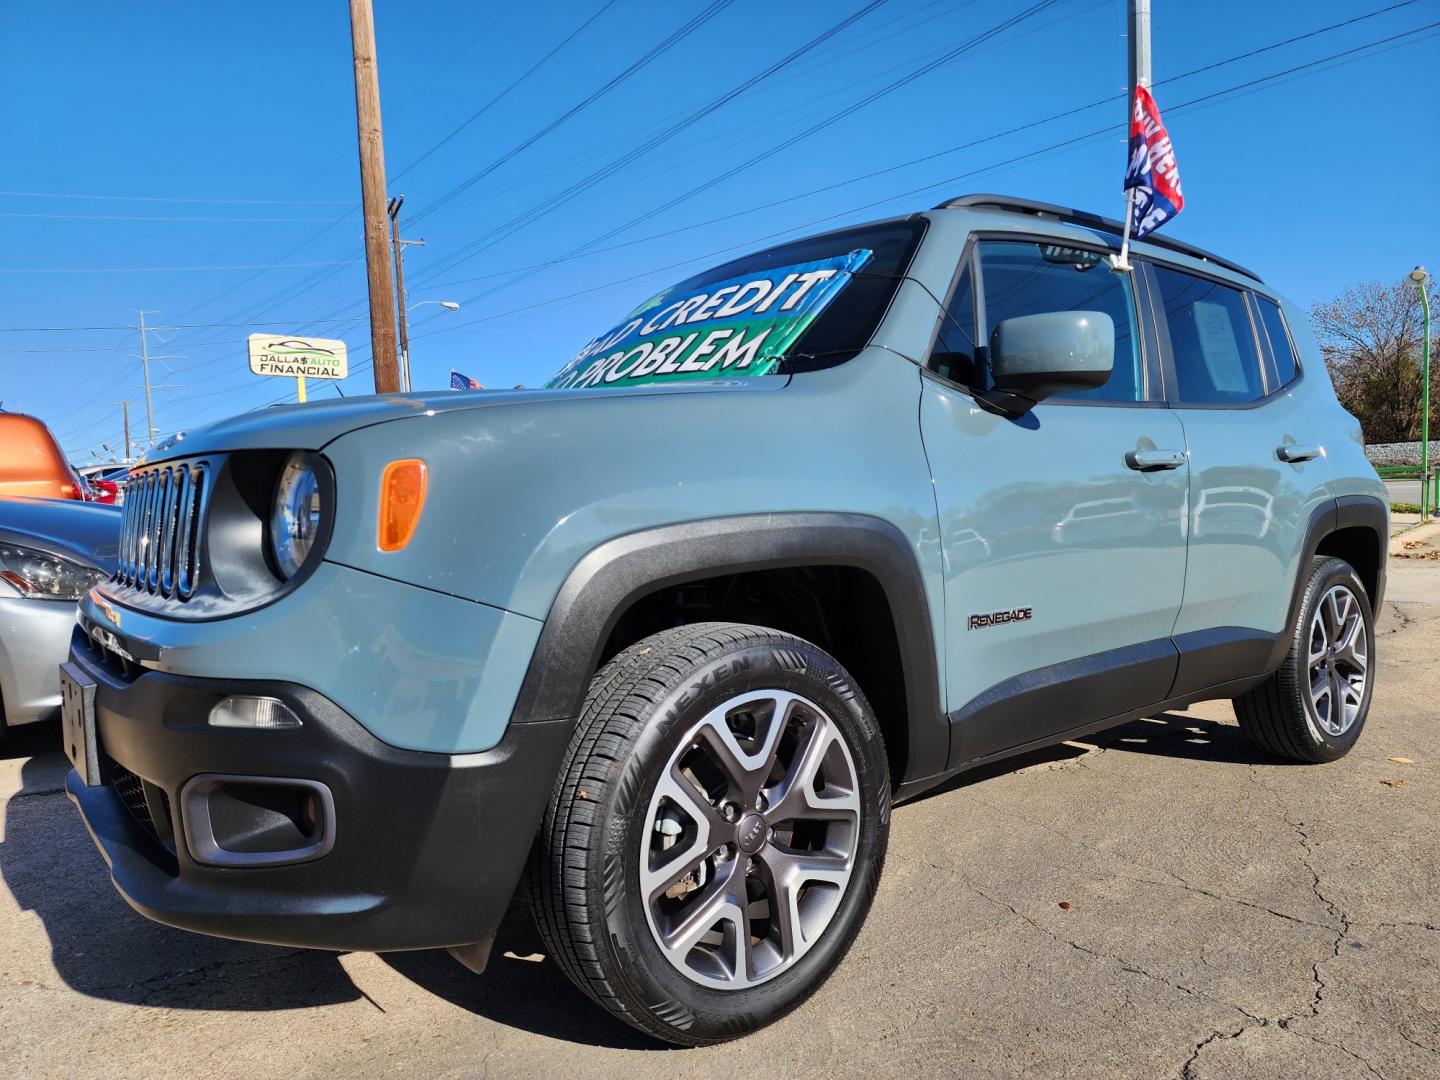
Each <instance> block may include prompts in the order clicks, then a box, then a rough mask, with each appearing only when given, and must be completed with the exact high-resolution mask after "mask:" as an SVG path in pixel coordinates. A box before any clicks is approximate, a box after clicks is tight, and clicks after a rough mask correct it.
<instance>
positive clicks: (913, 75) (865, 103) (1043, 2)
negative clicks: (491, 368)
mask: <svg viewBox="0 0 1440 1080" xmlns="http://www.w3.org/2000/svg"><path fill="white" fill-rule="evenodd" d="M1058 2H1059V0H1039V2H1037V3H1034V4H1032V5H1031V6H1030V7H1028V8H1026V9H1025V10H1023V11H1021V12H1019V13H1017V14H1015V15H1012V16H1010V17H1009V18H1007V19H1004V20H1002V21H1001V22H999V23H997V24H996V25H994V26H992V27H989V28H988V29H986V30H983V31H981V32H980V33H978V34H975V35H973V36H972V37H970V38H968V39H966V40H965V41H963V42H961V43H960V44H959V45H956V46H954V47H952V48H950V49H948V50H946V51H945V52H944V53H942V54H941V55H940V56H937V57H935V58H933V59H931V60H929V61H927V62H926V63H924V64H921V65H920V66H919V67H917V68H915V69H913V70H912V71H910V72H907V73H906V74H905V75H902V76H900V77H899V78H897V79H893V80H891V81H890V82H888V83H886V84H885V85H883V86H881V87H879V88H878V89H876V90H873V91H871V92H870V93H869V94H866V95H865V96H864V97H863V98H861V99H860V100H859V101H856V102H853V103H851V104H849V105H847V106H845V107H844V108H842V109H840V110H838V111H837V112H835V113H832V114H831V115H830V116H828V117H826V118H825V119H823V120H821V121H819V122H817V123H815V124H812V125H811V126H810V127H808V128H806V129H805V130H804V131H802V132H800V133H799V134H797V135H792V136H790V137H789V138H786V139H783V140H782V141H780V142H779V143H777V144H774V145H772V146H769V147H766V148H765V149H764V150H762V151H760V152H758V153H756V154H754V155H752V156H750V157H748V158H747V159H746V160H744V161H743V162H741V163H739V164H738V165H734V166H731V167H730V168H728V169H726V170H724V171H723V172H721V173H719V174H718V175H716V176H713V177H711V178H710V179H709V180H706V181H705V182H704V183H702V184H699V185H697V186H695V187H693V188H691V189H690V190H689V191H686V192H685V193H683V194H681V195H677V196H675V197H674V198H672V199H669V200H668V201H666V202H664V203H662V204H661V205H660V206H657V207H654V208H652V209H650V210H648V211H646V212H645V213H643V214H641V215H639V216H638V217H634V218H631V219H630V220H629V221H627V222H626V223H624V224H623V225H618V226H616V227H615V228H613V229H610V230H609V231H608V232H605V233H603V234H601V235H600V236H598V237H595V238H594V239H592V240H590V241H589V242H587V243H586V244H583V245H581V246H580V247H579V248H576V249H574V250H572V251H570V252H567V255H575V254H578V253H579V252H582V251H584V250H585V249H586V248H588V247H591V246H593V245H595V244H599V243H603V242H604V241H606V240H608V239H610V238H611V237H613V236H616V235H618V234H619V233H622V232H624V231H625V230H626V229H629V228H632V227H633V226H635V225H638V224H640V223H641V222H644V221H648V220H649V219H650V218H653V217H655V216H656V215H657V214H661V213H664V212H665V211H666V210H669V209H671V208H672V207H675V206H677V205H679V204H680V203H682V202H684V201H686V200H687V199H690V198H693V197H694V196H695V195H698V194H700V193H701V192H703V191H706V190H709V189H710V188H712V187H715V186H716V185H717V184H721V183H724V182H725V181H726V180H728V179H730V178H731V177H734V176H736V175H738V174H739V173H741V172H743V171H745V170H746V169H749V168H751V167H752V166H754V165H756V164H757V163H759V162H761V161H764V160H766V159H767V158H772V157H773V156H774V155H775V154H776V153H779V152H781V151H784V150H787V149H789V148H790V147H791V146H794V145H795V144H797V143H799V142H801V141H802V140H804V139H807V138H809V137H810V136H811V135H814V134H816V133H817V132H820V131H823V130H824V129H825V128H828V127H830V126H832V125H833V124H836V123H838V122H839V121H841V120H843V119H845V118H846V117H848V116H851V115H853V114H854V113H856V112H858V111H860V110H861V109H864V108H867V107H869V106H870V105H873V104H874V103H875V102H877V101H880V100H881V99H882V98H884V97H886V96H888V95H890V94H892V93H894V92H895V91H897V90H899V89H900V88H902V87H904V86H907V85H909V84H910V83H912V82H914V81H915V80H916V79H920V78H923V77H925V76H926V75H929V74H932V73H933V72H935V71H937V70H939V69H940V68H941V67H943V66H944V65H946V64H949V63H952V62H954V61H955V60H957V59H959V58H960V57H961V56H963V55H964V54H965V53H967V52H970V51H971V50H973V49H975V48H977V47H978V46H980V45H983V44H984V43H986V42H988V41H990V40H991V39H992V38H995V37H997V36H998V35H1000V34H1003V33H1004V32H1005V31H1007V30H1010V29H1012V28H1013V27H1015V26H1018V25H1019V24H1021V23H1023V22H1024V21H1026V20H1027V19H1031V18H1034V17H1035V16H1036V15H1038V14H1040V13H1041V12H1043V11H1045V10H1047V9H1048V8H1051V7H1054V6H1055V4H1056V3H1058ZM572 197H573V196H572ZM552 209H553V207H552ZM549 212H550V210H549V209H547V210H545V211H544V213H549ZM541 216H543V215H541ZM491 235H492V236H493V235H494V233H493V231H492V234H491ZM509 235H513V232H512V233H511V234H509ZM491 242H492V243H493V242H495V241H491ZM487 246H488V245H487ZM472 248H473V245H472ZM462 250H463V249H462ZM480 250H483V248H473V250H472V254H478V252H479V251H480ZM466 257H469V256H468V255H467V256H466ZM450 265H456V263H454V262H452V263H451V264H450ZM538 272H539V271H530V272H528V273H526V274H525V275H523V276H522V277H517V278H515V279H514V281H510V282H506V283H504V284H503V285H499V286H496V287H495V288H492V289H490V290H487V291H486V292H482V293H479V294H477V295H476V296H474V297H471V298H470V300H469V301H466V302H473V301H474V300H478V299H482V298H483V297H485V296H488V295H489V294H490V293H491V292H495V291H498V290H499V289H502V288H508V287H509V286H510V285H513V284H515V283H516V282H518V281H521V280H524V278H525V277H529V276H532V275H533V274H535V273H538ZM419 277H420V275H417V279H418V278H419Z"/></svg>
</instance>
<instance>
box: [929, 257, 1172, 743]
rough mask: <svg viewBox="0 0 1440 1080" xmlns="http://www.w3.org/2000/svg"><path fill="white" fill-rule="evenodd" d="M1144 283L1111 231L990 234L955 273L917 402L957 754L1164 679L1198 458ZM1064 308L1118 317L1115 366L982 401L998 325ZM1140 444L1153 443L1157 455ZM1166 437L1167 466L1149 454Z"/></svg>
mask: <svg viewBox="0 0 1440 1080" xmlns="http://www.w3.org/2000/svg"><path fill="white" fill-rule="evenodd" d="M1142 287H1143V282H1139V281H1137V280H1136V276H1135V275H1133V274H1117V273H1115V272H1113V271H1112V270H1111V269H1110V267H1109V266H1108V265H1107V264H1106V263H1105V261H1104V250H1103V249H1102V248H1100V247H1099V246H1096V247H1094V248H1089V247H1086V246H1084V245H1080V246H1075V245H1074V244H1073V243H1072V242H1070V241H1065V242H1057V241H1054V240H1047V239H1045V238H1042V237H1036V238H1013V237H1011V238H995V239H983V238H982V239H981V240H980V241H979V242H978V244H972V248H971V251H970V252H969V253H968V255H967V259H966V262H965V265H964V267H963V268H962V270H961V272H960V274H959V275H958V278H957V283H956V285H955V286H954V289H953V293H952V296H951V297H950V299H949V301H948V305H947V316H946V318H945V319H944V320H943V321H942V324H941V328H940V331H939V334H938V337H937V341H936V343H935V346H934V348H933V349H932V352H931V355H930V358H929V363H928V366H927V370H926V373H925V377H924V380H923V385H924V389H923V393H922V398H921V406H920V419H921V431H922V434H923V436H924V441H925V448H926V453H927V454H928V456H929V461H930V468H931V472H932V474H933V476H934V482H935V497H936V503H937V508H938V511H939V520H940V528H941V537H940V539H941V545H942V548H943V552H944V560H945V562H944V565H945V605H946V624H947V635H946V636H947V649H946V652H947V664H946V680H947V692H948V701H949V705H948V707H949V709H950V710H951V714H950V715H951V720H952V727H951V762H952V764H955V763H958V762H960V761H968V760H973V759H975V758H977V757H982V756H985V755H986V754H990V753H994V752H997V751H1002V750H1006V749H1009V748H1012V747H1016V746H1020V745H1023V744H1026V743H1029V742H1033V741H1036V740H1040V739H1044V738H1047V737H1050V736H1052V735H1054V734H1056V733H1058V732H1061V731H1065V730H1068V729H1070V728H1074V727H1077V726H1079V725H1081V724H1083V723H1086V722H1089V721H1092V720H1095V719H1100V718H1103V717H1107V716H1111V715H1114V714H1115V713H1118V712H1121V711H1124V710H1126V709H1130V708H1138V707H1141V706H1143V705H1146V704H1150V703H1152V702H1155V701H1159V700H1161V699H1163V698H1164V697H1165V695H1166V693H1167V692H1168V690H1169V687H1170V683H1171V681H1172V679H1173V676H1174V673H1175V650H1174V647H1173V646H1172V645H1171V644H1170V633H1171V630H1172V628H1173V626H1174V623H1175V618H1176V615H1177V613H1178V612H1179V609H1180V602H1181V592H1182V588H1183V583H1184V578H1185V535H1184V524H1185V512H1186V498H1187V492H1188V478H1187V471H1188V470H1187V467H1186V462H1185V458H1184V445H1185V444H1184V433H1183V431H1182V430H1181V427H1180V423H1179V421H1178V420H1177V419H1176V418H1175V415H1174V413H1172V412H1171V411H1170V409H1169V408H1167V407H1166V405H1165V402H1164V400H1163V393H1162V392H1161V389H1160V384H1159V378H1158V363H1156V357H1155V350H1154V346H1153V342H1151V341H1149V340H1147V339H1146V335H1145V334H1143V333H1142V331H1141V328H1140V326H1139V322H1138V320H1137V318H1136V311H1137V310H1138V308H1139V302H1140V299H1141V294H1140V292H1139V291H1138V290H1140V289H1141V288H1142ZM1067 310H1073V311H1102V312H1105V313H1106V314H1108V315H1109V316H1110V317H1111V319H1112V320H1113V321H1114V324H1115V327H1116V338H1117V340H1116V351H1115V368H1114V371H1113V373H1112V375H1111V377H1110V380H1109V381H1108V382H1107V383H1106V384H1105V385H1104V386H1101V387H1099V388H1098V389H1096V390H1092V391H1087V392H1085V393H1079V394H1073V395H1065V396H1062V397H1057V398H1053V399H1051V400H1050V401H1049V402H1046V403H1042V404H1041V405H1039V406H1037V407H1036V408H1035V409H1034V410H1033V411H1032V412H1031V413H1029V414H1028V415H1026V416H1024V417H1022V418H1020V419H1018V420H1010V419H1006V418H1005V417H1002V416H998V415H996V414H995V413H993V412H989V411H986V410H985V409H984V408H982V407H981V406H980V405H978V404H977V403H976V401H975V399H974V398H973V397H972V393H971V392H972V391H973V390H976V389H984V388H985V387H986V385H987V382H988V374H987V349H986V347H985V343H986V342H987V341H988V338H989V334H990V332H991V330H993V328H994V327H995V326H996V325H997V324H998V323H999V322H1000V321H1002V320H1004V319H1008V318H1012V317H1015V316H1019V315H1030V314H1037V313H1040V312H1049V311H1067ZM1136 452H1140V453H1145V454H1149V455H1152V456H1151V457H1149V458H1148V459H1147V460H1148V461H1150V462H1152V464H1151V465H1150V466H1149V467H1148V468H1147V469H1145V470H1141V469H1139V468H1136V467H1134V464H1136V459H1135V457H1134V454H1135V453H1136ZM1167 452H1168V454H1169V458H1170V467H1168V468H1165V467H1157V466H1155V465H1154V464H1153V462H1155V461H1156V460H1157V456H1164V455H1165V454H1166V453H1167Z"/></svg>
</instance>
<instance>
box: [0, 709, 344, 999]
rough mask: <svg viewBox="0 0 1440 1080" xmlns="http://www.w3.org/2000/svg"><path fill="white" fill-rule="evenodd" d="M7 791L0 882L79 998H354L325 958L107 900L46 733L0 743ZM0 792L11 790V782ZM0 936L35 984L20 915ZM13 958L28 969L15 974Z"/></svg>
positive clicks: (53, 733)
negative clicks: (178, 924)
mask: <svg viewBox="0 0 1440 1080" xmlns="http://www.w3.org/2000/svg"><path fill="white" fill-rule="evenodd" d="M16 761H20V762H21V764H20V767H19V769H18V776H19V780H20V783H19V785H18V790H15V792H14V794H12V795H10V797H9V798H8V799H7V800H6V802H5V804H4V806H3V809H0V827H3V828H0V880H3V882H4V885H5V887H6V888H7V889H8V890H9V891H10V893H11V895H12V896H14V898H15V902H16V904H17V905H18V906H19V908H20V909H21V911H22V912H30V913H33V914H34V915H35V916H36V917H37V918H38V919H39V921H40V923H41V925H42V927H43V929H44V934H45V935H46V937H48V939H49V945H50V961H51V964H52V965H53V968H54V973H55V974H57V975H58V976H59V978H60V979H61V980H63V981H64V983H65V985H66V986H68V987H70V988H71V989H72V990H75V991H77V992H79V993H81V994H86V995H89V996H91V997H95V998H101V999H104V1000H107V1001H115V1002H122V1003H127V1004H132V1005H148V1006H154V1007H157V1008H168V1009H186V1010H195V1009H217V1010H237V1011H249V1010H284V1009H303V1008H309V1007H310V1006H313V1005H328V1004H335V1003H339V1002H345V1001H353V1000H355V999H357V998H359V997H360V996H361V993H360V991H359V989H358V988H357V987H356V986H355V984H354V983H353V982H352V981H351V979H350V977H349V976H348V975H347V974H346V973H345V970H344V969H343V968H342V967H341V966H340V962H339V959H338V957H337V956H336V955H335V954H334V953H325V952H316V951H312V950H299V949H282V948H276V947H273V946H268V945H252V944H248V943H246V942H238V941H226V940H222V939H220V938H211V937H204V936H202V935H200V934H191V933H187V932H185V931H182V930H175V929H171V928H170V927H167V926H161V925H160V924H159V923H154V922H151V921H150V920H149V919H146V918H144V917H143V916H141V915H139V914H138V913H137V912H135V911H133V910H132V909H131V908H130V906H129V905H128V904H126V903H125V901H124V900H123V899H122V898H121V896H120V894H119V893H118V892H116V891H115V888H114V886H113V885H112V884H111V883H110V875H109V872H108V868H107V867H106V865H105V861H104V860H103V859H102V858H101V857H100V853H99V852H98V851H97V850H96V848H95V845H94V843H92V842H91V840H90V836H89V834H88V833H87V832H86V830H85V826H84V824H83V823H82V822H81V820H80V815H79V813H78V812H77V811H76V809H75V807H74V806H73V805H72V804H71V803H70V800H69V799H68V798H67V797H66V796H65V775H66V774H67V773H68V771H69V763H68V762H67V761H66V760H65V758H64V755H63V754H62V753H61V750H60V734H59V728H58V725H56V724H53V723H44V724H34V725H27V726H25V727H23V728H18V729H15V730H12V731H8V732H6V733H5V737H4V739H3V740H0V770H4V771H5V773H6V774H8V775H9V776H14V775H15V772H16V770H15V767H14V764H13V763H14V762H16ZM7 787H10V788H12V789H13V788H14V787H15V785H14V783H13V780H12V781H11V782H10V783H9V784H7ZM15 922H16V929H14V930H11V931H9V932H8V933H7V944H8V945H9V946H10V947H11V949H12V952H11V957H12V959H11V960H10V969H11V970H10V973H11V975H12V976H13V977H14V978H15V980H16V981H17V982H18V981H19V980H20V979H21V978H24V977H28V978H31V979H33V980H34V981H35V982H36V983H41V984H43V983H45V982H47V981H50V980H51V979H52V977H53V976H52V974H51V972H50V971H49V970H47V969H46V967H45V965H44V964H43V962H41V961H40V958H39V951H40V949H42V948H43V945H41V944H40V943H39V942H35V943H33V944H30V943H28V939H30V938H32V937H33V936H34V935H33V931H32V930H31V928H30V926H29V925H27V923H28V920H25V919H24V918H23V917H21V918H18V919H16V920H15ZM25 957H31V958H33V970H32V971H23V969H22V967H21V965H22V964H23V963H24V962H25V961H24V959H22V958H25Z"/></svg>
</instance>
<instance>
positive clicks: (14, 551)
mask: <svg viewBox="0 0 1440 1080" xmlns="http://www.w3.org/2000/svg"><path fill="white" fill-rule="evenodd" d="M102 576H104V575H102V574H101V572H100V571H99V570H92V569H91V568H90V567H88V566H81V565H80V564H79V563H73V562H70V561H69V560H68V559H62V558H59V557H58V556H55V555H47V554H45V552H43V551H33V550H31V549H30V548H23V547H19V546H16V545H12V544H5V545H0V578H4V579H5V580H6V581H8V582H9V583H10V584H11V585H14V586H15V588H17V589H19V590H20V595H21V596H24V597H28V598H30V599H33V600H79V599H80V597H82V596H84V595H85V592H86V590H88V589H89V588H90V586H91V585H93V584H95V582H97V581H99V580H100V578H101V577H102Z"/></svg>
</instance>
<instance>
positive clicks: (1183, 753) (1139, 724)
mask: <svg viewBox="0 0 1440 1080" xmlns="http://www.w3.org/2000/svg"><path fill="white" fill-rule="evenodd" d="M1074 742H1076V743H1079V744H1080V745H1082V746H1093V747H1096V748H1098V749H1101V750H1119V751H1124V752H1126V753H1131V754H1156V755H1159V756H1161V757H1171V758H1181V759H1185V760H1189V761H1216V762H1222V763H1224V764H1229V765H1286V764H1292V765H1294V764H1299V762H1289V761H1286V760H1285V759H1283V758H1277V757H1271V756H1270V755H1268V754H1266V753H1265V752H1264V751H1262V750H1260V749H1259V748H1258V747H1257V746H1255V745H1254V744H1253V743H1252V742H1251V741H1250V740H1249V739H1247V738H1246V737H1245V735H1244V733H1243V732H1241V730H1240V728H1239V726H1238V725H1236V724H1233V723H1230V724H1226V723H1221V722H1219V721H1217V720H1205V719H1203V718H1201V717H1198V716H1187V715H1185V714H1184V713H1179V712H1166V713H1160V714H1159V715H1158V716H1149V717H1146V718H1144V719H1142V720H1132V721H1131V722H1130V723H1128V724H1122V725H1121V726H1120V727H1115V728H1110V729H1109V730H1107V731H1100V732H1096V733H1095V734H1094V735H1086V736H1085V737H1084V738H1079V739H1075V740H1074Z"/></svg>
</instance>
